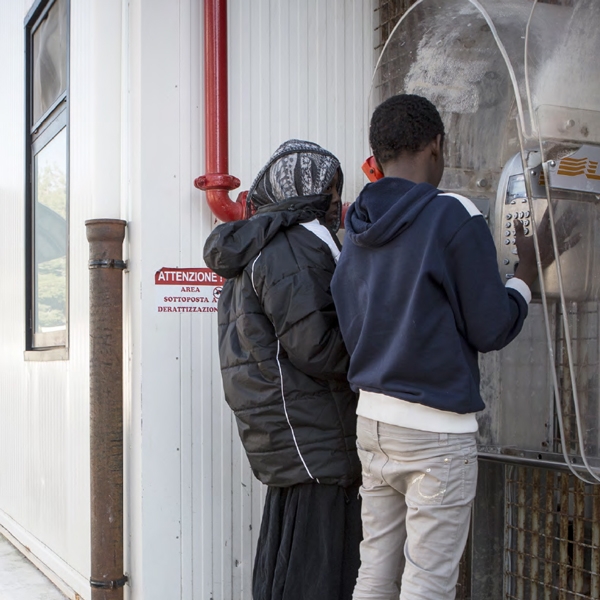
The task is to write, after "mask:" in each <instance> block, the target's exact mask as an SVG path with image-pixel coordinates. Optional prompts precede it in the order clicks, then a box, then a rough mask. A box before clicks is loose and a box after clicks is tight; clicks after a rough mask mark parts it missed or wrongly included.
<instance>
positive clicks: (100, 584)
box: [90, 575, 129, 590]
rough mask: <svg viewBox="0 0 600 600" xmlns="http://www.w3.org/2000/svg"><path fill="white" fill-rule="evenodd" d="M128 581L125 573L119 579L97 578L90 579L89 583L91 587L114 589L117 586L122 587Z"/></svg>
mask: <svg viewBox="0 0 600 600" xmlns="http://www.w3.org/2000/svg"><path fill="white" fill-rule="evenodd" d="M128 581H129V577H127V575H123V577H121V578H120V579H109V580H108V581H106V580H104V581H98V580H97V579H90V585H91V586H92V587H93V588H101V589H103V590H116V589H117V588H121V587H124V586H125V584H126V583H127V582H128Z"/></svg>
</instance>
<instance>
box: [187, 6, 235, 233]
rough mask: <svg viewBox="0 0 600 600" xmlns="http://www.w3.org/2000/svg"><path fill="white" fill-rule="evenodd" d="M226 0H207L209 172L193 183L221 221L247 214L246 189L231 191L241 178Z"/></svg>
mask: <svg viewBox="0 0 600 600" xmlns="http://www.w3.org/2000/svg"><path fill="white" fill-rule="evenodd" d="M227 102H228V90H227V0H204V111H205V112H204V121H205V139H206V146H205V154H206V175H201V176H200V177H198V178H196V179H195V180H194V185H195V186H196V187H197V188H198V189H200V190H203V191H205V192H206V200H207V202H208V206H209V207H210V209H211V210H212V212H213V213H214V215H215V216H216V217H217V219H219V220H221V221H237V220H239V219H243V218H244V217H245V216H246V202H245V200H246V193H245V192H242V193H241V194H239V196H238V198H237V200H236V201H235V202H234V201H233V200H231V198H230V197H229V192H230V191H231V190H234V189H235V188H237V187H239V186H240V180H239V179H238V178H237V177H233V176H232V175H230V174H229V172H228V171H229V123H228V114H227Z"/></svg>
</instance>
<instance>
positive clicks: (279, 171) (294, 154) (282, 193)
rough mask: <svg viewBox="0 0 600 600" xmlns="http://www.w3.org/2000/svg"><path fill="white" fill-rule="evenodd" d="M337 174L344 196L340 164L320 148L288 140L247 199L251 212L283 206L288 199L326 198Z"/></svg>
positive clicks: (271, 160)
mask: <svg viewBox="0 0 600 600" xmlns="http://www.w3.org/2000/svg"><path fill="white" fill-rule="evenodd" d="M337 172H339V177H338V181H337V185H336V187H337V191H338V193H339V194H340V196H341V195H342V187H343V185H344V177H343V174H342V169H341V167H340V161H339V160H338V159H337V158H336V157H335V156H334V155H333V154H331V152H328V151H327V150H325V149H324V148H321V146H319V145H318V144H314V143H313V142H305V141H302V140H288V141H287V142H284V143H283V144H281V146H279V148H277V150H276V151H275V154H273V156H272V157H271V159H270V160H269V162H268V163H267V164H266V165H265V166H264V167H263V168H262V169H261V171H260V173H259V174H258V175H257V176H256V179H255V180H254V183H253V184H252V186H251V187H250V190H249V191H248V197H247V199H246V202H247V203H248V209H249V211H250V209H251V208H252V209H254V210H256V209H258V208H260V207H261V206H266V205H267V204H279V203H280V202H283V201H284V200H287V199H288V198H297V197H302V196H316V195H319V194H322V193H323V192H324V191H325V190H326V189H327V188H328V187H329V186H330V185H331V182H332V180H333V178H334V176H335V174H336V173H337ZM340 210H341V206H340Z"/></svg>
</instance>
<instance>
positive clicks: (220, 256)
mask: <svg viewBox="0 0 600 600" xmlns="http://www.w3.org/2000/svg"><path fill="white" fill-rule="evenodd" d="M330 202H331V196H330V195H327V194H320V195H316V196H303V197H298V198H288V199H287V200H284V201H283V202H280V203H279V204H269V205H266V206H264V207H262V208H261V209H259V211H258V212H257V213H256V214H255V215H254V216H253V217H252V218H250V219H248V220H247V221H231V222H229V223H223V224H221V225H219V226H218V227H216V228H215V229H214V230H213V232H212V233H211V234H210V235H209V236H208V238H207V239H206V242H205V244H204V261H205V262H206V265H207V266H208V267H209V268H211V269H212V270H213V271H215V273H217V274H218V275H221V277H225V279H231V278H232V277H236V276H237V275H239V274H240V273H241V272H242V271H243V270H244V269H245V268H246V266H247V265H248V263H249V262H250V261H251V260H253V259H254V258H255V257H256V256H258V255H259V254H260V252H261V251H262V249H263V248H264V247H265V246H266V245H267V244H268V243H269V242H270V241H271V240H272V239H273V238H274V237H275V235H277V233H278V232H279V231H281V230H282V229H287V228H289V227H292V226H293V225H296V224H298V223H308V222H309V221H313V220H314V219H321V218H323V216H324V215H325V212H326V211H327V209H328V208H329V204H330Z"/></svg>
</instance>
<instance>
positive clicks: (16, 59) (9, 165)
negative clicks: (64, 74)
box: [0, 0, 120, 597]
mask: <svg viewBox="0 0 600 600" xmlns="http://www.w3.org/2000/svg"><path fill="white" fill-rule="evenodd" d="M31 4H32V2H31V1H30V0H27V1H25V2H14V1H11V0H2V1H1V2H0V64H1V65H2V68H1V71H2V86H1V87H2V93H1V94H0V131H1V132H2V136H1V141H0V257H1V259H0V281H1V282H2V283H1V293H0V332H1V343H0V525H1V526H2V527H3V528H4V529H5V530H6V531H7V532H9V533H10V534H11V535H12V536H14V538H16V539H17V540H19V541H20V542H21V543H22V544H23V545H24V546H26V547H27V548H28V549H30V550H31V552H32V554H33V555H34V556H37V557H38V558H39V559H40V560H41V561H43V562H44V563H46V564H47V565H49V566H50V567H51V569H52V570H53V571H54V572H55V573H56V574H58V575H59V577H61V578H62V579H63V580H64V581H65V582H66V583H67V584H68V585H69V586H71V587H72V588H73V589H74V590H76V591H78V592H79V593H80V594H82V595H84V596H86V597H87V596H88V585H87V578H88V577H89V557H90V552H89V537H90V536H89V467H88V465H89V425H88V421H89V409H88V406H89V404H88V402H89V400H88V399H89V392H88V389H89V380H88V360H89V354H88V344H89V342H88V273H87V254H88V249H87V241H86V237H85V227H84V221H85V219H87V218H90V217H91V216H92V205H93V198H95V197H96V195H95V194H94V186H93V174H94V173H95V172H96V171H97V165H98V156H97V155H98V153H97V152H96V149H97V144H96V142H97V139H98V131H94V129H93V123H94V121H93V118H92V115H93V108H92V107H93V101H92V98H93V97H94V92H95V89H94V83H93V82H94V78H93V77H92V73H93V72H94V71H96V72H97V69H96V68H95V67H94V53H93V49H94V47H95V45H94V34H95V30H94V20H95V18H96V17H97V14H96V13H95V12H94V3H91V2H85V3H81V2H77V1H74V2H72V17H71V18H72V36H71V56H72V60H71V83H72V86H71V103H70V107H71V113H70V115H71V123H72V127H71V139H70V143H71V180H70V200H71V204H70V230H69V243H70V248H69V269H70V302H69V327H70V330H69V359H68V360H66V361H52V362H32V361H25V360H24V358H23V351H24V349H25V346H24V344H25V279H24V277H25V221H24V215H25V199H24V181H25V170H24V169H25V147H24V140H25V120H24V116H25V113H24V107H25V105H24V95H23V89H24V82H25V81H24V75H25V64H24V18H25V15H26V14H27V12H28V10H29V8H30V5H31ZM117 5H118V3H117ZM119 12H120V11H119ZM117 25H118V24H117ZM104 52H107V53H109V54H110V46H109V45H108V46H106V45H105V47H104ZM104 60H106V58H105V59H104ZM118 81H119V79H117V82H118ZM108 98H109V104H110V90H108ZM116 124H117V126H118V125H119V121H118V120H117V123H116ZM108 127H109V130H110V124H109V125H108ZM102 139H104V140H106V139H107V132H106V131H105V132H103V133H102ZM115 150H116V151H118V146H117V148H116V149H115V148H113V151H115ZM113 176H114V175H113ZM116 177H117V179H118V177H119V174H118V172H117V174H116ZM115 200H116V201H117V207H118V200H119V197H118V185H117V195H116V198H115ZM107 201H108V204H110V199H109V198H106V197H102V202H103V203H104V204H106V203H107ZM103 210H106V208H105V209H103ZM108 216H110V215H108ZM113 216H114V214H113Z"/></svg>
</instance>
